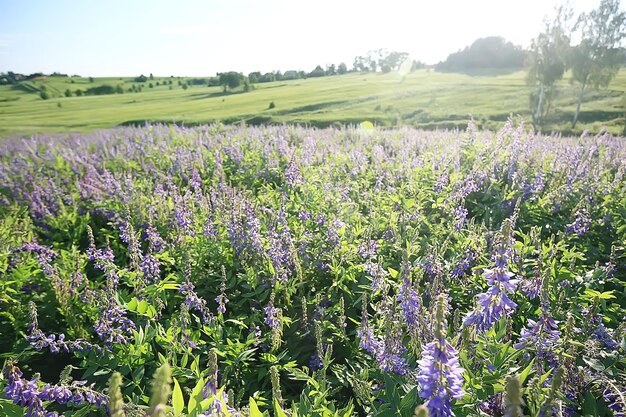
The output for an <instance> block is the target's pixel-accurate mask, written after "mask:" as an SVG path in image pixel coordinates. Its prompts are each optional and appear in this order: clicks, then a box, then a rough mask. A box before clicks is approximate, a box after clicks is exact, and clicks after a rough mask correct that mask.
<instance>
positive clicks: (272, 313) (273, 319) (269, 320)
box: [264, 301, 280, 329]
mask: <svg viewBox="0 0 626 417" xmlns="http://www.w3.org/2000/svg"><path fill="white" fill-rule="evenodd" d="M278 310H279V309H277V308H276V307H274V303H273V302H272V301H270V302H269V303H267V306H265V309H264V311H265V324H267V325H268V326H269V328H270V329H275V328H277V327H278V326H280V320H278V316H279V314H278Z"/></svg>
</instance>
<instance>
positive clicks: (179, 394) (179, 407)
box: [172, 378, 185, 416]
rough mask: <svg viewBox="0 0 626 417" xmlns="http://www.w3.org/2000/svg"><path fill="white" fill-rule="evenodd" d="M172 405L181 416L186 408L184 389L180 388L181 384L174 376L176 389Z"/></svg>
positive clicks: (175, 413) (173, 393)
mask: <svg viewBox="0 0 626 417" xmlns="http://www.w3.org/2000/svg"><path fill="white" fill-rule="evenodd" d="M172 407H173V408H174V415H175V416H179V415H180V414H181V413H182V412H183V408H185V399H184V398H183V391H182V390H181V389H180V384H179V383H178V381H177V380H176V378H174V391H172Z"/></svg>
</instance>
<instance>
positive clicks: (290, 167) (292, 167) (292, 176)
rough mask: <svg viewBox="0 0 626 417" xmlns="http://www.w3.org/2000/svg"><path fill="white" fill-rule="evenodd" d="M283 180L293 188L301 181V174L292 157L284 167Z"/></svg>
mask: <svg viewBox="0 0 626 417" xmlns="http://www.w3.org/2000/svg"><path fill="white" fill-rule="evenodd" d="M285 181H286V182H287V185H288V186H289V187H290V188H295V187H296V186H298V185H300V184H301V183H302V174H300V169H299V168H298V166H297V165H296V164H295V162H294V161H293V159H292V160H291V161H289V164H287V169H285Z"/></svg>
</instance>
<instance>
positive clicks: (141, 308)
mask: <svg viewBox="0 0 626 417" xmlns="http://www.w3.org/2000/svg"><path fill="white" fill-rule="evenodd" d="M146 311H148V302H147V301H146V300H145V299H144V300H141V302H140V303H139V305H138V306H137V312H138V313H139V314H144V313H145V312H146Z"/></svg>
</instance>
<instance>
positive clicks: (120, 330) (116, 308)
mask: <svg viewBox="0 0 626 417" xmlns="http://www.w3.org/2000/svg"><path fill="white" fill-rule="evenodd" d="M106 298H107V301H108V302H107V304H106V306H105V307H104V308H102V309H101V310H100V316H99V317H98V320H96V323H95V324H94V326H93V328H94V330H95V332H96V334H97V335H98V337H100V339H101V340H103V341H104V342H105V343H107V344H113V343H121V344H126V343H128V341H129V340H128V337H129V336H131V335H132V334H133V330H136V328H137V327H136V326H135V323H133V321H132V320H130V319H129V318H127V317H126V310H125V309H124V308H122V307H121V306H120V305H119V304H118V303H117V301H116V299H115V298H114V297H113V296H112V295H108V296H107V297H106Z"/></svg>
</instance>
